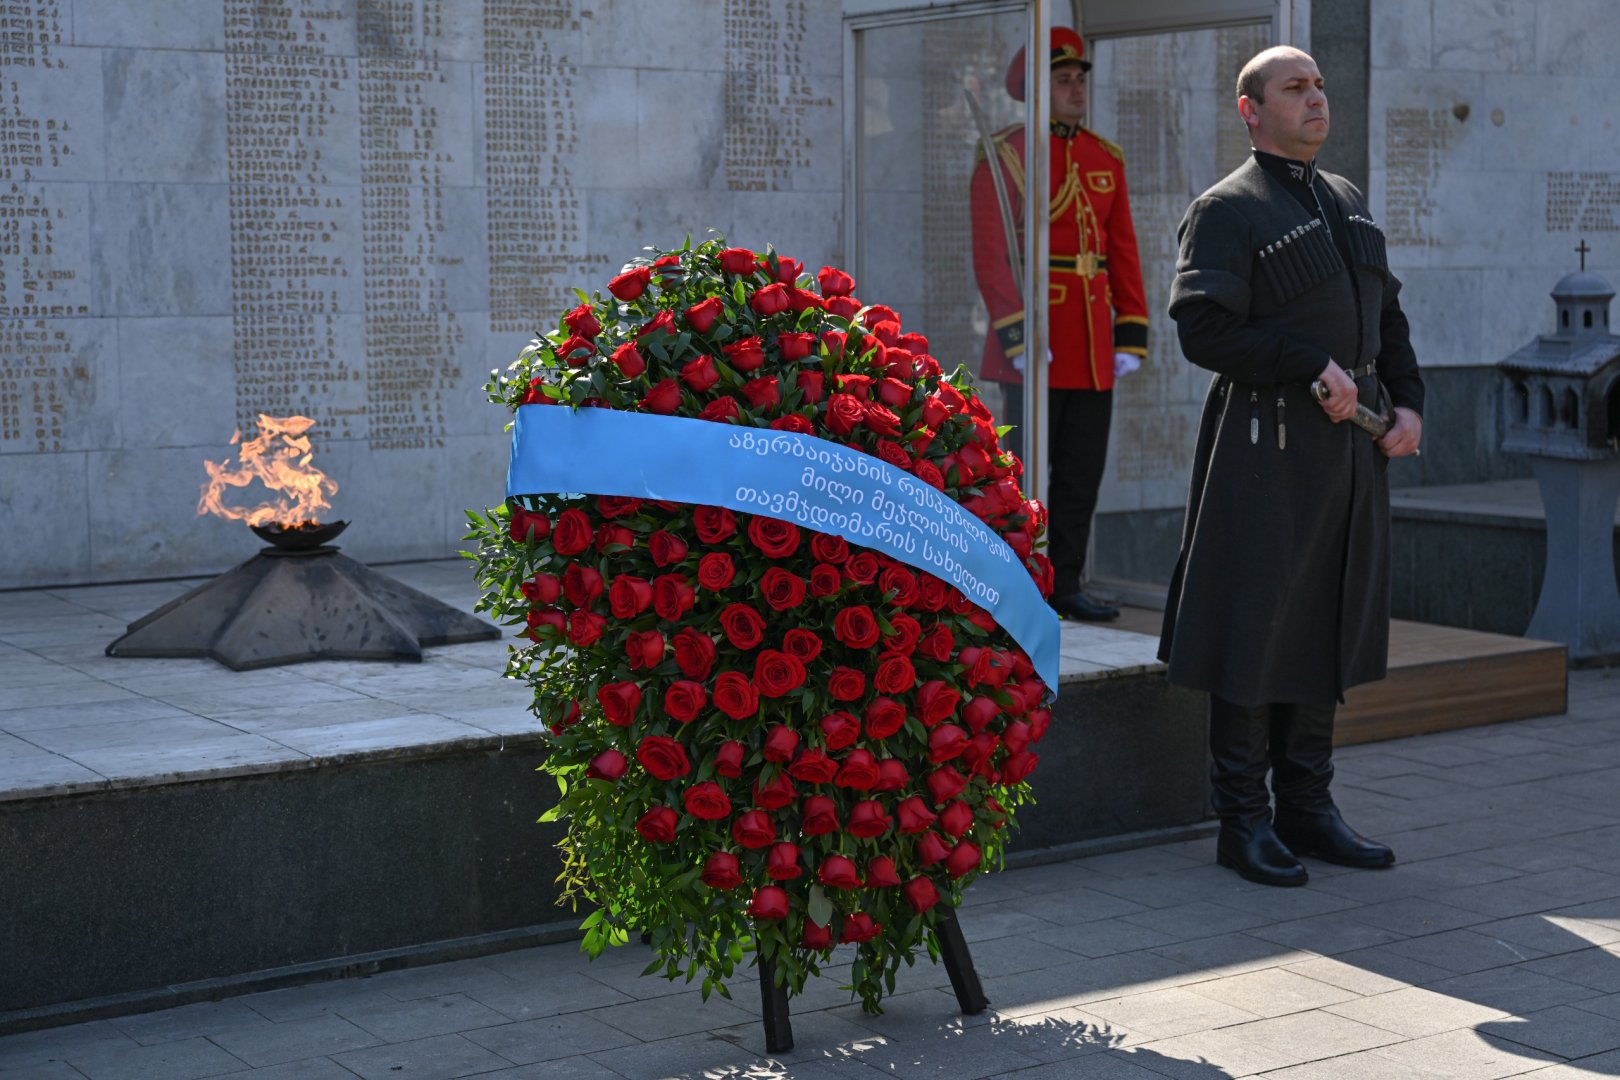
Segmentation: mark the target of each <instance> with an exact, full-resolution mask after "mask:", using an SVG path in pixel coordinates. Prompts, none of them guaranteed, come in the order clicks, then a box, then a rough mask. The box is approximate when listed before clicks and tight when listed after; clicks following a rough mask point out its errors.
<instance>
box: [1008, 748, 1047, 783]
mask: <svg viewBox="0 0 1620 1080" xmlns="http://www.w3.org/2000/svg"><path fill="white" fill-rule="evenodd" d="M1040 760H1041V759H1040V756H1039V755H1038V754H1033V753H1031V752H1030V751H1028V750H1020V751H1019V752H1018V753H1016V754H1009V755H1007V760H1006V761H1003V762H1002V763H1001V782H1002V783H1003V784H1007V785H1009V786H1011V785H1013V784H1017V783H1021V782H1022V781H1023V780H1024V779H1025V778H1026V777H1027V776H1029V774H1030V773H1032V772H1034V771H1035V765H1036V764H1037V763H1038V762H1039V761H1040Z"/></svg>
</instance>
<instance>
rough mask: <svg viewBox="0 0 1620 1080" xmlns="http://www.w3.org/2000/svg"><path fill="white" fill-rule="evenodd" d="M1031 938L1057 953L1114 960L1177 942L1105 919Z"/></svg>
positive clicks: (1134, 925)
mask: <svg viewBox="0 0 1620 1080" xmlns="http://www.w3.org/2000/svg"><path fill="white" fill-rule="evenodd" d="M1030 936H1031V937H1032V938H1034V940H1035V941H1036V942H1037V943H1042V944H1046V945H1050V946H1055V947H1056V948H1057V949H1060V950H1063V951H1066V952H1070V953H1075V954H1077V955H1080V956H1111V955H1113V954H1114V953H1122V952H1134V951H1135V950H1137V949H1148V948H1152V947H1153V946H1155V945H1169V944H1172V943H1173V942H1175V941H1176V940H1177V939H1176V937H1175V936H1173V935H1171V934H1163V933H1160V932H1159V931H1157V930H1153V929H1150V928H1148V927H1146V926H1139V925H1137V924H1136V923H1133V922H1127V921H1126V920H1124V919H1101V920H1099V921H1097V922H1089V923H1082V924H1081V925H1079V926H1063V927H1053V928H1051V929H1047V930H1038V931H1035V932H1033V933H1032V934H1031V935H1030ZM1041 966H1042V967H1049V966H1051V965H1049V964H1043V965H1041ZM998 974H999V973H998Z"/></svg>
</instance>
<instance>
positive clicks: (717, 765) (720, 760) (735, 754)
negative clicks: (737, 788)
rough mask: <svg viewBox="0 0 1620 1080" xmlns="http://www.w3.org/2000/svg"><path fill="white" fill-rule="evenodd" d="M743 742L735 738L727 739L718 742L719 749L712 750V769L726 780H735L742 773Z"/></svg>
mask: <svg viewBox="0 0 1620 1080" xmlns="http://www.w3.org/2000/svg"><path fill="white" fill-rule="evenodd" d="M743 754H744V748H743V744H742V743H740V742H738V741H737V740H736V739H727V740H726V741H725V742H723V743H721V744H720V749H718V750H716V751H715V752H714V771H715V772H717V773H719V774H720V775H721V776H724V777H726V778H727V779H728V780H735V779H736V778H737V777H739V776H741V775H742V766H743Z"/></svg>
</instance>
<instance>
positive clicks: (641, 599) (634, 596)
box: [608, 573, 653, 619]
mask: <svg viewBox="0 0 1620 1080" xmlns="http://www.w3.org/2000/svg"><path fill="white" fill-rule="evenodd" d="M651 602H653V586H651V583H648V581H646V580H643V578H638V576H635V575H632V573H620V575H619V576H616V578H614V580H612V586H611V588H609V589H608V607H609V609H612V614H614V619H635V617H637V615H640V614H642V612H645V610H646V607H648V606H650V604H651Z"/></svg>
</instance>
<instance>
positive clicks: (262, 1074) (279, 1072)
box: [219, 1057, 354, 1080]
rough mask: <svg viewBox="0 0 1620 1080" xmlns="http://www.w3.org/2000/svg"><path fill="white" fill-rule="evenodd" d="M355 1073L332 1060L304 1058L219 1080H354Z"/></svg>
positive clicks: (228, 1075)
mask: <svg viewBox="0 0 1620 1080" xmlns="http://www.w3.org/2000/svg"><path fill="white" fill-rule="evenodd" d="M353 1077H354V1073H352V1072H350V1071H349V1070H348V1069H345V1068H344V1067H343V1066H341V1065H339V1064H338V1063H337V1062H335V1061H333V1060H332V1059H331V1058H324V1057H318V1058H304V1059H303V1060H302V1061H288V1062H284V1063H283V1064H280V1065H269V1066H266V1067H265V1068H262V1069H253V1070H251V1071H249V1072H239V1073H227V1074H226V1075H225V1076H222V1077H220V1078H219V1080H353Z"/></svg>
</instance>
